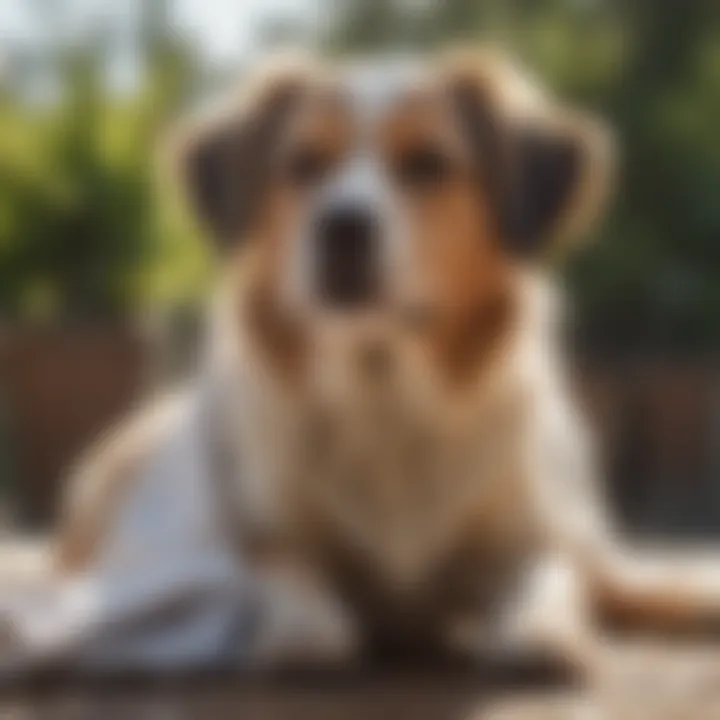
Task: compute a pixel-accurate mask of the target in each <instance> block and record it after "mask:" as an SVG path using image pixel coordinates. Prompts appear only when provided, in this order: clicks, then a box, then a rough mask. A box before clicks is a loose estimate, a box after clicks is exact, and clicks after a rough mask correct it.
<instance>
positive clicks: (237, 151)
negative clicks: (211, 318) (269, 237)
mask: <svg viewBox="0 0 720 720" xmlns="http://www.w3.org/2000/svg"><path fill="white" fill-rule="evenodd" d="M308 79H309V75H308V72H307V67H306V66H301V67H298V66H294V67H292V68H291V67H289V65H288V64H287V63H282V64H278V63H275V64H273V66H272V68H270V69H267V70H265V71H264V72H262V73H261V74H260V75H259V76H258V77H257V78H255V79H254V80H252V81H251V82H250V84H249V87H248V88H247V89H245V91H244V92H243V94H242V97H241V98H240V99H239V100H238V101H235V102H232V103H230V104H229V105H228V106H226V107H223V108H222V110H220V111H217V112H215V113H213V114H211V115H210V116H208V117H206V118H203V119H200V120H197V121H194V122H191V123H190V125H189V126H188V127H187V128H185V129H183V130H181V131H180V133H178V135H177V137H176V138H175V141H174V143H173V149H172V151H171V152H172V154H173V156H174V165H175V167H176V171H177V174H178V175H179V178H180V182H181V185H182V186H183V189H184V191H185V194H186V196H187V198H188V200H189V202H190V206H191V209H192V210H193V211H194V213H195V214H196V215H197V217H198V219H199V220H200V222H201V224H202V225H203V226H205V227H206V228H207V229H208V231H209V232H210V234H211V235H212V236H213V238H214V239H215V240H216V242H217V244H218V245H219V246H221V247H228V246H230V245H233V244H235V243H237V242H239V241H240V240H241V239H242V237H243V236H244V235H245V234H246V233H247V232H248V231H249V229H250V225H251V224H252V222H253V221H254V219H255V216H256V213H257V211H258V207H259V205H260V204H261V202H262V197H263V192H264V190H265V189H266V188H267V185H268V182H269V179H270V171H271V162H270V161H271V156H272V152H271V151H272V148H273V147H274V145H275V143H276V141H277V138H278V136H279V135H280V133H281V132H282V129H283V127H284V125H285V121H286V119H287V117H288V114H289V112H290V110H291V108H292V107H293V105H294V103H295V102H296V101H297V99H298V97H299V96H300V95H301V94H302V92H303V91H304V89H305V87H306V84H307V82H308Z"/></svg>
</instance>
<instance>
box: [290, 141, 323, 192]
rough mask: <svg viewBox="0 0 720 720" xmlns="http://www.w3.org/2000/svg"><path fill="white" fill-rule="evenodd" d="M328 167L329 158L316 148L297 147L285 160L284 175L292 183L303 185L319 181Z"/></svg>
mask: <svg viewBox="0 0 720 720" xmlns="http://www.w3.org/2000/svg"><path fill="white" fill-rule="evenodd" d="M329 169H330V158H329V157H328V156H327V155H326V154H325V153H323V152H322V151H320V150H318V149H316V148H299V149H298V150H296V151H295V152H293V153H291V154H290V155H289V156H288V157H287V159H286V161H285V167H284V170H285V175H286V176H287V178H288V180H290V182H291V183H292V184H293V185H297V186H299V187H305V186H308V185H314V184H315V183H317V182H319V181H320V180H321V179H322V178H323V176H324V175H325V174H326V173H327V171H328V170H329Z"/></svg>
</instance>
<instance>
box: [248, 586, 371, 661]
mask: <svg viewBox="0 0 720 720" xmlns="http://www.w3.org/2000/svg"><path fill="white" fill-rule="evenodd" d="M263 589H264V592H263V595H262V604H263V607H262V611H261V613H260V615H261V621H260V624H259V627H258V628H257V633H256V637H255V641H254V643H253V647H252V650H251V652H250V662H251V663H252V664H255V665H258V666H273V667H278V666H283V667H284V666H307V665H314V666H317V665H323V666H324V665H328V666H330V665H340V664H346V663H348V662H350V661H351V660H352V659H353V658H354V657H356V656H357V650H358V642H357V634H356V631H355V627H354V624H353V623H352V621H351V618H350V616H349V614H348V613H347V612H346V611H345V609H344V608H343V606H342V605H341V603H340V602H339V601H338V600H337V599H336V598H335V597H333V596H332V595H331V594H329V593H328V592H327V591H325V589H324V588H322V587H321V586H320V585H318V584H315V583H313V582H312V581H311V580H310V579H309V578H307V577H302V578H298V577H295V576H287V575H285V576H280V577H273V578H270V579H268V580H267V582H266V583H265V585H264V588H263Z"/></svg>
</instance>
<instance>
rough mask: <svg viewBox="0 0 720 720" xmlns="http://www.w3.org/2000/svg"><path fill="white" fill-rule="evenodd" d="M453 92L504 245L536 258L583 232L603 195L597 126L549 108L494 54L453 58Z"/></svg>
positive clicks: (604, 138)
mask: <svg viewBox="0 0 720 720" xmlns="http://www.w3.org/2000/svg"><path fill="white" fill-rule="evenodd" d="M450 67H451V74H450V77H451V88H452V93H453V96H454V98H455V102H456V106H457V108H458V113H459V118H460V121H461V124H462V125H463V126H464V129H465V131H466V134H467V136H468V138H469V140H470V144H471V147H472V150H473V154H474V156H475V166H476V170H477V174H478V177H479V179H480V182H481V183H482V191H483V192H484V193H485V194H486V195H487V196H488V197H489V200H490V205H491V207H492V208H493V209H494V211H495V217H496V226H497V231H498V234H499V236H500V237H501V239H502V241H503V242H504V243H505V245H506V246H507V247H508V248H509V249H511V250H512V251H513V252H514V253H516V254H518V255H520V256H522V257H536V256H538V255H540V254H543V253H544V251H546V250H547V249H548V248H549V247H551V246H555V245H557V244H558V243H559V242H561V241H566V240H569V239H573V238H576V237H577V236H578V235H580V234H582V233H583V232H585V231H586V230H587V229H588V227H589V226H590V224H591V223H592V221H593V220H595V219H596V218H597V216H598V215H599V214H600V211H601V209H602V206H603V205H604V201H605V199H606V195H607V188H608V184H609V176H610V174H611V173H610V168H611V165H612V147H611V142H610V138H609V133H608V132H607V131H606V130H605V129H604V128H603V127H602V126H601V124H600V123H598V122H596V121H594V120H591V119H590V118H587V117H584V116H581V115H580V114H578V113H574V112H572V111H570V110H568V109H566V108H563V107H561V106H560V105H558V104H557V103H554V102H552V101H551V100H549V99H548V98H547V97H545V96H544V95H543V94H541V93H540V91H539V90H538V89H537V88H536V87H534V86H532V85H530V83H529V82H528V81H527V80H526V79H525V78H523V77H521V76H520V75H519V74H518V73H517V72H516V71H515V70H514V69H513V68H512V67H511V66H510V65H509V64H508V63H507V62H506V61H504V60H502V59H501V58H498V57H497V56H496V55H479V54H478V53H472V54H470V56H468V54H467V53H465V54H463V55H462V56H461V59H460V60H458V56H455V58H454V61H453V64H452V65H451V66H450Z"/></svg>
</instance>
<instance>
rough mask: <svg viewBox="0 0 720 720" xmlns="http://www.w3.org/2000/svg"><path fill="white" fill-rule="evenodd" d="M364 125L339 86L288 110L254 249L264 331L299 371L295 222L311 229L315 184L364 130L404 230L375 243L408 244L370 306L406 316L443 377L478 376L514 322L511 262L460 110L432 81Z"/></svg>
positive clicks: (258, 317)
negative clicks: (291, 291) (293, 285)
mask: <svg viewBox="0 0 720 720" xmlns="http://www.w3.org/2000/svg"><path fill="white" fill-rule="evenodd" d="M359 125H360V123H359V122H358V119H357V118H356V117H354V116H353V113H352V111H351V105H350V104H349V103H348V102H347V97H346V96H344V95H343V94H342V92H339V91H337V90H333V89H332V88H325V89H323V90H321V91H317V92H315V93H314V94H313V95H309V96H308V97H306V98H305V99H304V100H303V101H302V102H301V103H300V104H299V106H298V107H297V108H296V109H295V111H294V113H293V116H292V117H291V118H289V121H288V124H287V126H286V132H285V133H284V136H283V139H282V142H281V143H279V144H278V147H277V148H276V149H275V153H276V156H275V157H274V158H273V163H274V168H275V170H274V172H275V175H274V182H273V183H272V188H271V191H270V192H269V193H268V196H267V198H266V201H265V207H264V211H263V212H262V213H261V214H260V218H259V224H258V226H257V229H256V234H255V243H254V248H253V249H252V250H250V251H249V252H250V253H252V254H253V255H254V256H255V259H254V263H255V267H256V270H255V279H254V281H253V282H254V286H255V289H254V291H253V293H252V294H253V297H254V298H255V300H254V303H251V305H250V307H251V308H252V307H254V308H255V310H254V312H255V316H254V322H255V323H256V325H257V335H258V337H260V339H261V341H262V344H263V345H264V346H265V347H266V349H267V350H269V352H270V357H271V358H272V359H274V360H276V361H277V360H279V361H280V363H281V364H282V365H283V366H285V367H287V368H290V369H291V370H292V371H293V372H297V371H298V368H299V367H301V363H300V360H299V358H300V356H301V355H302V350H301V348H302V342H301V341H300V340H299V338H302V336H303V330H302V329H301V327H300V324H299V321H298V319H297V318H293V317H292V316H293V312H294V310H295V308H292V307H288V304H287V303H286V304H285V306H283V300H282V298H283V294H284V293H286V291H287V285H288V282H289V275H288V266H289V264H291V263H289V258H292V257H293V254H294V253H297V251H298V243H299V242H300V235H301V233H300V231H299V229H300V228H302V227H307V226H308V225H307V224H308V218H309V212H310V210H311V207H312V202H313V197H314V192H315V191H316V190H317V188H318V187H321V186H322V185H323V183H325V182H327V181H328V178H329V179H330V181H331V180H332V176H333V173H336V172H340V171H342V168H343V163H344V162H346V161H349V158H351V157H352V156H353V154H354V153H356V152H357V151H358V148H359V146H360V138H361V137H362V148H361V150H362V152H369V153H371V154H372V153H374V159H375V160H378V161H379V166H380V167H381V168H383V172H385V173H386V175H387V179H388V188H389V190H388V192H389V194H390V197H389V198H388V200H389V202H390V203H391V204H392V206H393V208H394V212H395V213H397V215H398V216H399V217H400V218H401V219H402V226H403V228H404V230H403V233H402V237H400V238H397V237H390V235H392V232H393V231H392V229H389V228H388V229H386V232H385V233H384V234H383V233H381V237H380V240H379V242H380V243H392V242H401V243H403V244H404V245H405V252H404V253H403V258H404V259H403V260H402V261H401V262H399V263H397V264H396V265H395V266H394V267H393V269H392V271H391V272H390V274H389V276H388V277H387V278H386V280H385V282H386V283H388V284H389V286H390V287H388V288H385V290H386V291H387V292H386V293H385V297H386V298H389V299H386V300H383V301H379V303H378V305H377V307H374V308H373V310H372V312H373V313H374V314H376V315H378V316H380V317H384V318H385V319H386V320H388V321H390V322H399V325H398V328H397V330H398V332H397V333H396V336H397V338H403V337H408V336H410V338H411V341H412V343H413V344H417V342H418V341H419V343H420V346H421V347H422V348H424V350H425V351H427V354H429V356H430V358H431V361H432V362H434V363H436V364H437V365H438V366H439V368H440V371H441V374H442V375H443V376H445V377H446V378H448V379H451V380H453V381H461V380H464V379H469V378H471V377H475V375H476V374H477V371H478V370H479V367H480V365H481V364H482V361H483V360H484V359H485V358H486V357H487V356H488V353H489V350H490V349H491V348H493V347H495V345H496V344H497V343H496V340H497V339H498V337H499V336H500V335H501V334H502V331H503V330H504V328H505V327H506V321H507V319H508V315H509V304H508V301H507V297H508V295H507V289H508V283H509V276H510V273H511V267H510V262H509V260H508V259H507V257H506V256H505V255H504V254H503V253H502V251H501V249H500V247H501V246H500V243H498V242H497V238H495V237H494V232H493V224H492V220H491V218H492V215H491V208H490V207H489V200H487V199H486V197H485V194H484V193H483V189H482V187H481V186H480V184H479V182H478V180H477V177H476V176H475V175H474V173H473V168H472V166H471V163H470V157H471V155H470V152H469V148H468V146H467V140H466V138H465V137H464V136H463V133H462V130H461V127H460V124H459V123H458V122H457V119H456V117H455V115H454V111H453V108H452V107H451V105H450V103H449V101H448V100H447V98H446V97H445V96H444V95H443V94H442V93H441V92H440V90H439V89H438V88H436V87H431V86H429V85H428V87H426V88H423V89H414V90H412V91H411V92H408V93H406V94H405V95H399V96H398V99H397V101H395V102H393V103H391V104H390V105H389V106H388V108H387V110H386V111H385V114H384V116H381V117H379V118H377V119H376V121H375V123H374V124H373V127H371V128H368V127H359ZM414 313H417V315H418V316H424V319H423V320H422V322H421V323H419V325H420V327H415V326H414V325H415V323H414V321H408V318H410V317H412V316H413V314H414ZM398 318H399V320H398ZM303 321H304V322H310V323H312V322H313V318H312V317H309V318H308V317H305V318H303ZM353 322H356V320H354V319H352V318H348V319H347V321H346V322H345V324H346V325H347V326H350V325H351V324H352V323H353ZM358 328H360V325H358ZM358 331H359V332H360V330H358Z"/></svg>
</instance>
